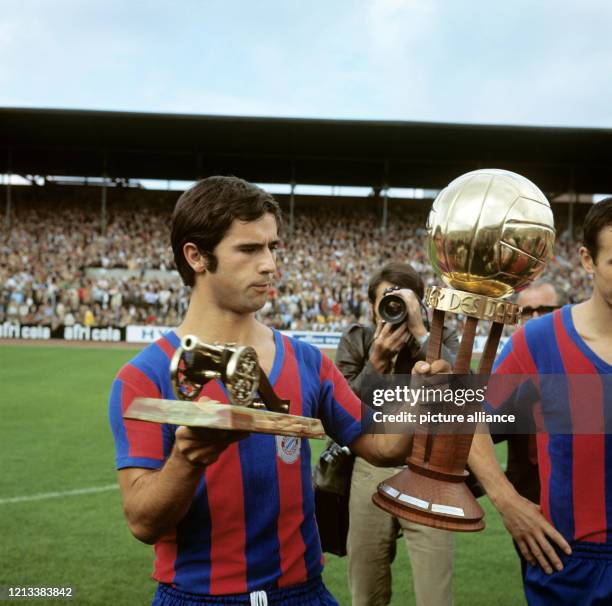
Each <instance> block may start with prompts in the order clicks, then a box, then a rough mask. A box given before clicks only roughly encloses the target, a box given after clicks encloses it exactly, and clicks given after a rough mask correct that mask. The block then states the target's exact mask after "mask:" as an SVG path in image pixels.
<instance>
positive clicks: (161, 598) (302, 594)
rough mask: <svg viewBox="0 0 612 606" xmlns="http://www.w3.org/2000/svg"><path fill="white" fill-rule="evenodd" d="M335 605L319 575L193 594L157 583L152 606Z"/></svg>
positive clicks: (336, 605) (336, 604) (336, 603)
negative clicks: (259, 587)
mask: <svg viewBox="0 0 612 606" xmlns="http://www.w3.org/2000/svg"><path fill="white" fill-rule="evenodd" d="M220 605H223V606H338V602H336V600H335V598H334V597H333V596H332V594H331V593H329V591H327V588H326V587H325V585H323V581H322V580H321V577H318V578H316V579H312V580H311V581H308V582H306V583H302V584H300V585H294V586H293V587H284V588H283V589H269V590H266V591H252V592H251V593H236V594H231V595H197V594H193V593H184V592H182V591H178V590H177V589H174V587H172V585H165V584H163V583H160V584H159V587H158V588H157V593H156V594H155V598H154V599H153V604H152V606H220Z"/></svg>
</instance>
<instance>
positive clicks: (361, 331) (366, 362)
mask: <svg viewBox="0 0 612 606" xmlns="http://www.w3.org/2000/svg"><path fill="white" fill-rule="evenodd" d="M375 331H376V327H375V326H374V325H371V326H363V325H361V324H351V325H350V326H349V327H348V328H347V330H346V331H345V332H344V334H343V335H342V338H341V339H340V343H339V344H338V350H337V351H336V366H337V367H338V369H339V370H340V372H341V373H342V374H343V375H344V377H345V379H346V380H347V381H348V382H349V385H350V386H351V389H352V390H353V391H354V392H355V394H357V396H358V397H359V398H361V399H363V397H364V396H363V395H362V393H361V389H362V386H363V385H364V382H365V384H367V382H368V380H367V377H368V376H374V377H376V376H377V375H378V374H379V373H378V371H377V370H375V369H374V367H373V366H372V364H371V363H370V359H369V358H370V349H371V347H372V343H373V341H374V333H375ZM428 343H429V337H427V339H426V340H425V342H424V343H423V345H422V346H420V345H419V343H418V342H417V340H416V339H415V338H414V337H413V336H412V335H411V336H410V339H409V340H408V341H407V342H406V346H405V348H404V349H405V350H406V351H405V353H406V357H407V363H406V369H405V372H410V370H411V369H412V367H413V366H414V365H415V364H416V363H417V362H418V361H419V360H425V357H426V355H427V344H428ZM458 350H459V337H458V336H457V331H455V330H451V329H449V328H446V327H445V328H444V332H443V333H442V358H443V359H444V360H447V361H448V362H450V364H451V365H453V364H454V363H455V356H456V354H457V351H458Z"/></svg>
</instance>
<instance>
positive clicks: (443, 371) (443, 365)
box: [412, 360, 453, 377]
mask: <svg viewBox="0 0 612 606" xmlns="http://www.w3.org/2000/svg"><path fill="white" fill-rule="evenodd" d="M452 372H453V370H452V368H451V365H450V364H449V363H448V362H447V361H446V360H434V361H433V362H432V363H431V364H429V363H428V362H423V361H421V362H417V363H416V364H415V365H414V366H413V367H412V374H413V375H421V376H424V377H429V376H432V375H448V374H450V373H452Z"/></svg>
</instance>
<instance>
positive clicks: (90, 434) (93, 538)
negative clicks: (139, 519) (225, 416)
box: [0, 345, 525, 606]
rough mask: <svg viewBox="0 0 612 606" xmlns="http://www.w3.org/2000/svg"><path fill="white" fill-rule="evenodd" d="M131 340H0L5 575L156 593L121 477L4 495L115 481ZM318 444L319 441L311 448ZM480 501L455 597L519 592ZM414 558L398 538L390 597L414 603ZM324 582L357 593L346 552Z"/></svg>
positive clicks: (88, 591) (511, 600) (492, 517)
mask: <svg viewBox="0 0 612 606" xmlns="http://www.w3.org/2000/svg"><path fill="white" fill-rule="evenodd" d="M134 351H136V350H128V349H110V348H100V349H95V348H91V349H90V348H82V349H81V348H70V347H55V346H36V345H2V346H0V368H1V369H2V372H1V376H2V392H1V393H2V396H1V397H0V409H1V418H2V422H1V423H0V444H1V445H2V450H1V453H2V456H1V474H0V585H19V586H23V585H35V586H63V585H72V586H74V587H75V588H76V591H75V599H74V600H73V601H72V602H71V603H73V604H91V605H108V604H112V605H113V606H123V605H126V606H134V605H140V604H150V602H151V598H152V596H153V593H154V591H155V583H154V582H153V581H151V579H150V577H149V575H150V572H151V570H152V561H153V557H152V556H153V554H152V548H151V547H149V546H148V545H143V544H141V543H139V542H138V541H136V539H134V538H133V537H132V536H131V535H130V533H129V531H128V530H127V527H126V525H125V523H124V520H123V515H122V511H121V504H120V499H119V491H118V490H117V489H107V490H105V491H102V492H96V493H90V494H74V495H70V496H60V497H55V498H44V499H38V500H29V501H23V500H22V501H17V502H7V499H11V498H14V497H24V496H31V495H38V494H43V493H53V492H65V491H71V490H79V489H86V488H92V487H105V486H109V485H111V484H114V483H115V482H116V473H115V469H114V450H113V442H112V438H111V434H110V430H109V427H108V421H107V397H108V391H109V388H110V384H111V381H112V379H113V377H114V375H115V373H116V371H117V370H118V369H119V367H120V366H121V365H122V364H123V363H124V362H126V361H127V360H128V359H129V358H131V357H132V355H133V354H134ZM322 445H323V443H322V442H320V441H316V442H313V447H314V448H313V450H314V456H316V455H317V454H318V453H319V452H320V449H321V447H322ZM500 454H501V456H503V453H500ZM481 502H482V504H483V506H484V508H485V510H486V512H487V517H486V522H487V529H486V530H485V531H484V532H482V533H475V534H458V535H457V541H456V559H455V575H454V592H455V604H457V605H458V606H461V605H463V604H465V605H468V604H469V605H470V606H476V605H479V604H483V605H484V604H487V605H489V604H496V605H497V604H501V605H504V606H513V605H518V604H524V603H525V602H524V598H523V594H522V587H521V582H520V572H519V563H518V559H517V557H516V555H515V553H514V550H513V547H512V543H511V540H510V537H509V535H508V534H507V532H506V531H505V529H504V528H503V526H502V524H501V521H500V519H499V516H498V515H497V513H496V512H495V511H494V510H493V509H492V507H491V506H490V504H489V502H488V500H487V499H486V498H484V499H481ZM408 570H409V563H408V559H407V556H406V553H405V549H404V545H403V544H402V543H400V544H399V545H398V556H397V558H396V561H395V562H394V564H393V576H394V593H393V600H392V602H391V603H392V604H393V605H396V606H399V605H400V604H401V605H402V606H404V605H409V604H413V603H414V597H413V594H412V582H411V579H410V574H409V572H408ZM325 582H326V584H327V585H328V587H329V588H330V590H331V591H332V593H333V594H334V595H335V596H336V597H337V599H338V601H339V602H340V604H341V605H342V606H348V605H349V604H350V598H349V593H348V587H347V579H346V559H344V558H342V559H341V558H335V557H333V556H328V557H327V566H326V569H325ZM37 603H39V604H43V603H47V602H46V601H42V600H38V601H37ZM48 603H54V604H57V603H58V602H57V601H53V602H50V601H49V602H48Z"/></svg>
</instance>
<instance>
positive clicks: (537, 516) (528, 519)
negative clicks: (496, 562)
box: [498, 495, 572, 574]
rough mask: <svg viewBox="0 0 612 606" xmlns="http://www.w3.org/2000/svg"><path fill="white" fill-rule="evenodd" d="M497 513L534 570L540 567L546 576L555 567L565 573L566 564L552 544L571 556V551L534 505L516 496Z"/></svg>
mask: <svg viewBox="0 0 612 606" xmlns="http://www.w3.org/2000/svg"><path fill="white" fill-rule="evenodd" d="M498 509H499V512H500V514H501V516H502V520H503V522H504V525H505V526H506V528H507V529H508V531H509V532H510V534H511V535H512V537H513V538H514V540H515V541H516V543H517V545H518V547H519V549H520V550H521V553H522V554H523V557H524V558H525V559H526V560H527V561H528V562H529V563H530V564H531V565H532V566H535V565H536V564H539V565H540V566H541V567H542V569H543V570H544V572H546V573H547V574H551V573H552V571H553V567H554V568H555V570H563V564H562V563H561V560H560V559H559V556H558V555H557V553H556V551H555V549H554V547H553V545H552V543H551V542H554V543H556V544H557V545H558V546H559V547H560V548H561V549H562V550H563V551H564V552H565V553H566V554H568V555H570V554H571V553H572V549H571V547H570V546H569V544H568V543H567V541H566V540H565V539H564V538H563V536H562V535H561V534H560V533H559V532H558V531H557V530H556V529H555V528H554V526H552V525H551V524H550V523H549V522H548V520H547V519H546V518H545V517H544V516H543V515H542V512H541V510H540V508H539V507H538V506H537V505H536V504H535V503H532V502H531V501H529V500H528V499H525V498H523V497H521V496H520V495H517V496H515V497H513V498H512V499H510V500H509V501H508V502H507V503H505V504H504V505H503V506H501V507H499V508H498Z"/></svg>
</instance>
